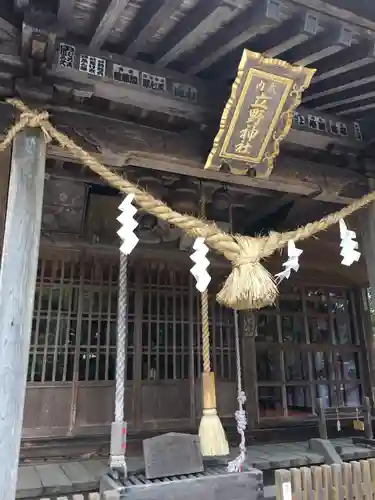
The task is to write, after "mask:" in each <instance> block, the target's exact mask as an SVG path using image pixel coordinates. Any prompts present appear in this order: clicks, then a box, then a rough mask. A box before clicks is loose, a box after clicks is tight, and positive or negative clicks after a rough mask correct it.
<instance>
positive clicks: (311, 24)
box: [264, 12, 319, 57]
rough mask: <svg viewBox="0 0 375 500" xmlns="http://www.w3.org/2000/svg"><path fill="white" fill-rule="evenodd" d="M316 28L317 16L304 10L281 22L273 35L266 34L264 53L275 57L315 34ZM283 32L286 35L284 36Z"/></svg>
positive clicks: (317, 25)
mask: <svg viewBox="0 0 375 500" xmlns="http://www.w3.org/2000/svg"><path fill="white" fill-rule="evenodd" d="M318 29H319V22H318V16H317V15H316V13H315V12H306V13H305V14H304V15H302V16H301V15H300V14H298V15H297V16H294V17H292V18H291V19H290V20H288V21H287V22H286V23H282V24H281V26H280V27H279V28H278V29H277V30H276V31H277V33H274V34H273V36H272V34H271V33H270V34H269V36H267V49H266V50H265V52H264V55H265V56H267V57H277V56H278V55H279V54H282V53H284V52H286V51H287V50H291V49H293V48H294V47H296V46H297V45H300V44H301V43H304V42H306V41H307V40H309V39H310V38H311V37H312V36H314V35H316V34H317V32H318ZM285 34H286V35H287V36H286V37H285ZM268 40H270V42H268Z"/></svg>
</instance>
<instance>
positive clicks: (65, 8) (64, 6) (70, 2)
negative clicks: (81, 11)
mask: <svg viewBox="0 0 375 500" xmlns="http://www.w3.org/2000/svg"><path fill="white" fill-rule="evenodd" d="M74 4H75V0H60V1H59V8H58V11H57V20H58V23H59V27H60V28H62V29H63V30H64V31H69V29H68V27H69V24H70V22H71V19H72V17H73V10H74Z"/></svg>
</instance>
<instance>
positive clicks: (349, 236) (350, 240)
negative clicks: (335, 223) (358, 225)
mask: <svg viewBox="0 0 375 500" xmlns="http://www.w3.org/2000/svg"><path fill="white" fill-rule="evenodd" d="M339 225H340V237H341V243H340V247H341V252H340V255H341V257H342V261H341V264H342V265H343V266H351V265H352V264H353V263H354V262H358V261H359V258H360V257H361V253H360V252H359V251H358V242H357V241H355V240H356V239H357V235H356V233H355V231H350V229H348V227H347V225H346V224H345V221H344V219H341V220H340V222H339Z"/></svg>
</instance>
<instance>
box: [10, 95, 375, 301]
mask: <svg viewBox="0 0 375 500" xmlns="http://www.w3.org/2000/svg"><path fill="white" fill-rule="evenodd" d="M6 102H7V103H8V104H11V105H12V106H14V107H15V108H16V109H18V110H19V111H20V112H21V114H20V118H19V120H18V122H17V123H15V124H14V125H13V126H12V127H11V128H10V129H9V130H8V133H7V135H6V137H5V139H4V140H3V142H2V143H0V150H1V151H3V150H4V149H6V148H7V147H8V146H10V145H11V144H12V141H13V139H14V137H15V136H16V134H17V133H18V132H21V130H24V129H25V128H26V127H32V128H37V127H40V128H41V129H42V131H43V134H44V137H45V140H46V142H49V141H51V140H52V139H54V140H55V141H56V142H57V143H58V144H59V145H60V146H61V147H63V148H65V149H66V150H68V151H69V152H70V153H71V154H72V155H74V156H75V157H76V159H77V160H78V161H80V162H81V163H82V164H83V165H86V166H87V167H88V168H89V169H90V170H92V171H93V172H94V173H96V174H97V175H99V176H100V177H101V178H102V179H104V180H105V181H107V182H108V184H110V185H111V186H113V187H114V188H116V189H118V190H119V191H121V192H122V193H125V194H130V193H133V194H134V197H135V201H136V203H137V204H138V205H139V206H140V207H141V208H142V209H143V210H146V211H147V212H149V213H150V214H152V215H155V216H156V217H158V218H159V219H162V220H164V221H166V222H168V223H169V224H171V225H173V226H176V227H178V228H180V229H182V230H183V231H184V232H185V233H186V234H188V235H189V236H192V237H193V238H197V237H202V238H204V239H205V242H206V243H207V245H208V246H210V247H211V248H212V249H213V250H215V251H217V252H218V253H220V254H221V255H223V256H224V257H225V258H226V259H228V260H229V261H230V262H231V263H232V266H233V269H232V272H231V273H230V275H229V276H228V278H227V280H226V282H225V283H224V286H223V288H222V290H221V291H220V292H219V293H218V295H217V300H218V302H220V303H221V304H223V305H225V306H226V307H231V308H233V309H237V310H243V309H260V308H262V307H265V306H267V305H271V304H273V303H274V302H275V300H276V298H277V295H278V289H277V285H276V283H275V281H274V279H273V277H272V275H271V274H270V273H269V272H268V271H267V270H266V269H265V268H264V267H263V266H262V264H261V262H260V261H261V260H262V259H264V258H266V257H269V256H270V255H272V254H273V253H274V252H275V251H276V250H278V249H281V248H283V247H285V246H286V245H287V244H288V241H289V240H293V241H294V242H297V241H300V240H304V239H306V238H309V237H310V236H313V235H314V234H316V233H318V232H320V231H324V230H325V229H327V228H328V227H330V226H332V225H334V224H336V223H337V222H338V221H339V220H340V219H344V218H345V217H347V216H349V215H351V214H352V213H354V212H356V211H357V210H360V209H361V208H363V207H365V206H366V205H368V204H370V203H371V202H373V201H375V191H372V192H370V193H368V194H366V195H365V196H363V197H362V198H359V199H358V200H355V201H354V202H353V203H351V204H350V205H347V206H345V207H343V208H342V209H341V210H339V211H337V212H334V213H332V214H329V215H327V216H325V217H323V218H322V219H321V220H318V221H315V222H311V223H309V224H306V225H305V226H303V227H300V228H297V229H295V230H294V231H288V232H285V233H276V232H274V233H270V234H269V235H268V236H260V237H256V238H254V237H247V236H233V235H231V234H228V233H225V232H223V231H221V230H220V229H219V228H218V227H217V226H216V224H213V223H210V222H208V221H206V220H202V219H197V218H196V217H193V216H191V215H186V214H180V213H178V212H175V211H174V210H172V209H171V208H170V207H168V206H167V205H166V204H165V203H163V202H162V201H160V200H157V199H155V198H154V197H153V196H152V195H151V194H149V193H148V192H147V191H145V190H144V189H141V188H139V187H138V186H136V185H134V184H132V183H131V182H129V181H128V180H127V179H126V178H125V177H122V176H121V175H118V174H117V173H116V172H114V171H112V170H111V169H109V168H108V167H106V166H104V165H103V164H102V163H100V162H99V161H98V160H97V159H96V158H95V157H94V156H92V155H91V154H89V153H88V152H87V151H85V150H84V149H82V148H81V147H80V146H78V145H77V144H76V143H75V142H74V141H73V140H72V139H70V138H69V137H68V136H67V135H66V134H64V133H62V132H60V131H59V130H57V129H56V128H55V127H54V126H53V125H52V124H51V122H50V121H49V115H48V112H47V111H41V112H39V111H33V110H31V109H30V108H29V107H28V106H26V104H25V103H24V102H22V101H21V100H19V99H7V101H6Z"/></svg>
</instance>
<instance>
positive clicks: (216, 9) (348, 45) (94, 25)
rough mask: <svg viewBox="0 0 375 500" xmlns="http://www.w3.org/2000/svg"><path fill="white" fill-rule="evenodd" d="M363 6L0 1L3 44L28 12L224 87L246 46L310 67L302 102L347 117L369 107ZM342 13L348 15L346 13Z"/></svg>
mask: <svg viewBox="0 0 375 500" xmlns="http://www.w3.org/2000/svg"><path fill="white" fill-rule="evenodd" d="M370 4H371V2H370V1H368V0H367V1H366V0H358V1H356V2H354V1H353V0H331V1H330V2H323V1H321V0H286V1H285V0H282V1H281V0H209V1H208V0H2V2H1V8H0V13H1V14H2V17H3V20H2V22H1V23H0V29H1V34H0V40H1V39H2V40H3V42H5V41H7V40H10V39H11V38H13V37H14V36H17V30H20V29H21V24H22V21H23V20H24V16H27V13H28V12H29V10H30V9H34V10H37V11H44V12H50V13H52V15H53V16H56V17H57V26H58V27H59V34H60V35H62V36H64V37H68V38H69V39H71V40H73V41H75V42H80V43H82V44H84V45H86V46H89V48H90V50H92V51H98V50H108V51H110V52H113V53H116V54H121V55H124V56H126V57H128V58H131V59H133V60H139V61H143V62H147V63H152V64H154V65H156V66H157V67H158V68H168V69H172V70H176V71H179V72H181V73H184V74H188V75H191V76H197V77H199V78H202V79H206V80H210V81H215V82H223V84H224V83H225V84H229V83H230V82H231V81H232V80H233V78H234V76H235V73H236V67H237V64H238V62H239V59H240V56H241V52H242V50H243V48H244V47H246V48H249V49H251V50H255V51H259V52H262V53H265V54H267V55H269V56H272V57H279V58H281V59H284V60H287V61H289V62H293V63H298V64H301V65H306V66H312V67H316V68H317V70H318V71H317V76H316V77H315V78H314V81H313V84H312V86H311V88H310V89H309V90H308V91H307V92H306V94H305V96H304V101H303V104H304V105H305V106H307V107H311V108H314V109H315V110H319V111H325V112H329V113H335V114H337V115H340V116H342V117H346V118H348V119H350V120H354V119H355V120H357V119H363V118H366V117H368V116H370V115H371V113H372V110H373V109H374V108H375V76H374V75H375V71H374V70H375V14H374V12H373V10H374V9H373V8H372V7H371V5H370ZM348 9H351V11H350V10H348Z"/></svg>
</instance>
